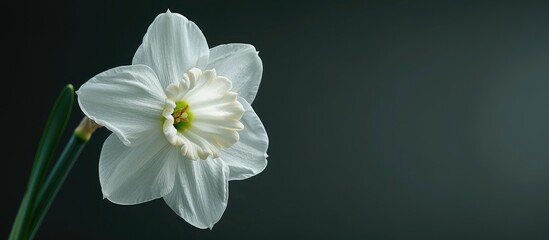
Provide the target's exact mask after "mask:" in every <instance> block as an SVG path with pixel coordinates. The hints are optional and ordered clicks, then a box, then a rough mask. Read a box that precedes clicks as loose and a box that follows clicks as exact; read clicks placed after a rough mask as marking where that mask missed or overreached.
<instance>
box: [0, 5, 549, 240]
mask: <svg viewBox="0 0 549 240" xmlns="http://www.w3.org/2000/svg"><path fill="white" fill-rule="evenodd" d="M168 8H169V9H170V10H171V11H172V12H177V13H181V14H183V15H185V16H187V17H188V18H189V19H191V20H192V21H194V22H196V23H197V24H198V26H199V27H200V28H201V30H202V31H203V33H204V35H205V36H206V38H207V40H208V42H209V45H210V46H211V47H213V46H216V45H218V44H223V43H233V42H242V43H249V44H253V45H254V46H255V47H256V48H257V49H258V50H259V52H260V57H261V58H262V60H263V64H264V75H263V81H262V84H261V87H260V90H259V93H258V95H257V98H256V101H255V102H254V103H253V106H254V108H255V110H256V111H257V113H258V114H259V116H260V117H261V119H262V120H263V122H264V124H265V126H266V129H267V131H268V133H269V136H270V146H269V150H268V153H269V155H270V157H269V165H268V167H267V169H266V170H265V171H264V172H263V173H261V174H259V175H258V176H256V177H253V178H251V179H248V180H245V181H238V182H231V184H230V194H229V196H230V197H229V205H228V207H227V210H226V212H225V214H224V215H223V217H222V219H221V220H220V221H219V222H218V223H217V224H216V225H215V226H214V228H213V230H199V229H196V228H194V227H192V226H191V225H189V224H187V223H186V222H185V221H184V220H182V219H180V218H179V217H178V216H177V215H176V214H175V213H173V212H172V211H171V210H170V209H169V207H168V206H167V205H166V204H165V203H164V202H163V201H162V200H155V201H152V202H149V203H145V204H141V205H136V206H119V205H116V204H113V203H111V202H109V201H108V200H102V196H101V190H100V186H99V181H98V173H97V164H98V158H99V153H100V149H101V145H102V143H103V141H104V139H105V138H106V137H107V136H108V134H109V132H108V130H107V129H101V130H99V131H98V132H97V133H96V134H95V135H94V136H93V138H92V140H91V141H90V143H89V145H88V146H87V147H86V148H85V150H84V152H83V153H82V157H81V158H80V159H79V161H78V162H77V163H76V165H75V167H74V169H73V171H72V172H71V173H70V175H69V177H68V179H67V182H66V184H65V185H64V186H63V188H62V189H61V191H60V193H59V195H58V197H57V199H56V200H55V202H54V204H53V206H52V208H51V209H50V212H49V213H48V215H47V217H46V219H45V222H44V224H43V226H42V228H41V230H40V232H39V234H38V239H64V238H70V239H237V238H239V239H294V238H295V239H298V238H299V239H549V187H548V184H549V127H548V123H549V4H544V3H541V1H539V2H526V1H516V2H503V1H333V2H332V3H320V2H317V1H311V2H297V1H295V2H294V1H290V2H279V1H273V2H270V3H265V2H262V1H225V2H215V1H154V2H143V1H126V2H118V1H117V2H116V3H115V2H110V1H109V2H97V1H89V2H80V3H75V2H73V1H61V2H59V3H52V2H50V1H44V2H26V1H25V2H22V3H19V6H16V7H13V8H8V7H6V8H4V10H5V12H6V13H5V14H4V18H7V19H6V20H5V21H3V25H4V32H5V33H4V34H3V38H4V40H8V41H9V43H8V44H6V46H4V48H5V49H4V50H5V52H6V53H7V54H4V57H5V58H7V60H8V64H5V65H4V68H7V69H6V70H5V71H4V72H5V73H7V74H5V75H4V79H3V82H5V87H4V88H3V94H2V101H3V103H4V104H3V106H4V108H3V110H2V111H3V113H2V116H3V118H4V121H3V122H4V124H2V129H3V131H2V132H3V136H4V139H5V140H7V142H8V144H5V145H3V152H4V153H7V154H6V155H5V157H4V158H3V160H2V164H3V167H2V170H3V172H4V173H3V174H1V178H2V179H1V180H2V182H3V188H2V189H3V194H2V200H3V204H2V209H1V210H0V216H1V217H0V219H1V224H0V231H2V233H3V236H7V231H8V230H9V228H10V226H11V222H12V221H13V219H14V216H15V213H16V210H17V207H18V204H19V201H20V200H21V197H22V195H23V191H24V188H25V186H26V181H27V177H28V173H29V171H30V162H31V160H32V158H33V156H34V150H35V148H36V145H37V143H38V140H39V136H40V132H41V131H42V128H43V124H44V122H45V120H46V118H47V114H48V112H49V110H50V108H51V106H52V104H53V101H54V99H55V97H56V96H57V94H58V93H59V91H60V90H61V88H62V87H63V86H64V85H65V84H68V83H71V84H73V85H74V86H75V87H76V88H78V87H79V86H80V85H81V84H82V83H84V82H85V81H86V80H87V79H89V78H91V77H92V76H94V75H95V74H97V73H99V72H102V71H104V70H107V69H109V68H112V67H116V66H120V65H127V64H130V63H131V59H132V56H133V54H134V52H135V50H136V49H137V47H138V46H139V44H140V42H141V40H142V37H143V34H144V33H145V31H146V29H147V27H148V26H149V24H150V23H151V22H152V21H153V20H154V18H155V16H156V15H158V14H160V13H162V12H165V11H166V10H167V9H168ZM8 52H9V53H8ZM82 116H83V114H82V112H81V111H80V110H79V109H78V107H77V106H75V107H74V111H73V115H72V117H71V121H70V123H69V126H68V128H69V131H70V130H72V129H73V128H74V127H75V126H76V125H77V123H78V121H79V120H80V119H81V118H82ZM64 140H66V137H65V138H64Z"/></svg>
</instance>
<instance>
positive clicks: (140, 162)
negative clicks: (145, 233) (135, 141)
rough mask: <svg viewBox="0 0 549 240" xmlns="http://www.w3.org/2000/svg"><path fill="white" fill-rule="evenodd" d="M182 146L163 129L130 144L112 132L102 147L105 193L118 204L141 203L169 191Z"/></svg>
mask: <svg viewBox="0 0 549 240" xmlns="http://www.w3.org/2000/svg"><path fill="white" fill-rule="evenodd" d="M178 158H179V150H178V149H177V148H175V147H173V146H172V145H170V144H169V143H168V142H167V141H166V138H165V137H164V135H162V134H161V133H158V134H155V135H151V136H150V137H149V138H148V139H147V141H146V142H144V143H143V144H141V145H138V146H135V147H128V146H126V145H124V144H123V143H122V142H120V140H119V139H118V138H117V137H116V136H115V135H114V134H111V135H110V136H109V137H108V138H107V140H105V143H104V144H103V149H102V151H101V158H100V160H99V181H100V183H101V190H102V191H103V196H104V197H105V198H108V199H109V200H110V201H111V202H114V203H118V204H124V205H126V204H138V203H142V202H146V201H150V200H153V199H157V198H160V197H163V196H165V195H166V194H168V193H169V192H170V191H171V190H172V188H173V185H174V178H175V173H176V170H175V167H176V161H177V159H178Z"/></svg>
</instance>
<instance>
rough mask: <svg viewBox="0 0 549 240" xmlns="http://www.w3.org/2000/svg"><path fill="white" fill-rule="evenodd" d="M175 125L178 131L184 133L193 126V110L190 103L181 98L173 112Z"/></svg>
mask: <svg viewBox="0 0 549 240" xmlns="http://www.w3.org/2000/svg"><path fill="white" fill-rule="evenodd" d="M172 117H173V120H174V121H173V126H174V127H175V129H177V131H178V132H180V133H182V132H184V131H185V130H187V129H189V128H191V126H192V121H193V118H194V114H193V113H192V112H191V110H190V107H189V104H188V103H187V102H185V101H184V100H179V101H177V102H176V103H175V108H174V109H173V113H172Z"/></svg>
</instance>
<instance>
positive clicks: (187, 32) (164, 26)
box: [132, 11, 209, 89]
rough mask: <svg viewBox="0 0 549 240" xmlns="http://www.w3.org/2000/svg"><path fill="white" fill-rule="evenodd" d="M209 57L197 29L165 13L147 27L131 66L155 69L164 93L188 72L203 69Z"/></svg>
mask: <svg viewBox="0 0 549 240" xmlns="http://www.w3.org/2000/svg"><path fill="white" fill-rule="evenodd" d="M208 55H209V49H208V43H207V42H206V38H205V37H204V35H203V34H202V32H201V31H200V29H199V28H198V26H196V24H195V23H194V22H192V21H189V20H188V19H187V18H186V17H184V16H182V15H180V14H177V13H171V12H170V11H168V12H166V13H163V14H160V15H158V16H157V17H156V19H155V20H154V22H153V23H152V24H151V25H150V26H149V29H148V30H147V33H146V34H145V36H144V37H143V43H142V44H141V46H139V48H138V49H137V52H136V53H135V55H134V57H133V61H132V64H145V65H148V66H150V67H151V68H152V69H154V71H155V72H156V73H157V74H158V78H159V79H160V82H161V83H162V87H163V89H165V88H166V87H167V86H168V85H169V84H170V83H174V82H176V81H177V80H180V79H181V78H183V74H184V73H185V72H187V71H189V70H190V69H191V68H193V67H198V68H204V67H205V66H206V64H207V62H208Z"/></svg>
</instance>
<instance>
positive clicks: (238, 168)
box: [220, 98, 269, 180]
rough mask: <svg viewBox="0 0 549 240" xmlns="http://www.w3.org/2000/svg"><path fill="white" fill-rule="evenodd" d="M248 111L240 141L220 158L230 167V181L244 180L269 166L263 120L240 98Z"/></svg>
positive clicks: (267, 141) (243, 119)
mask: <svg viewBox="0 0 549 240" xmlns="http://www.w3.org/2000/svg"><path fill="white" fill-rule="evenodd" d="M239 100H240V103H242V106H244V109H246V112H245V113H244V116H242V119H240V121H241V122H242V124H244V130H242V131H240V132H239V134H240V140H239V141H238V142H237V143H235V144H234V145H233V146H232V147H230V148H228V149H226V150H225V151H223V152H222V153H221V155H220V158H221V159H223V161H224V162H225V163H226V164H227V165H228V166H229V171H230V175H229V180H242V179H246V178H249V177H252V176H255V175H256V174H258V173H260V172H262V171H263V169H265V167H266V166H267V148H268V146H269V138H268V136H267V132H266V131H265V127H264V126H263V124H262V123H261V120H260V119H259V117H258V116H257V114H256V113H255V112H254V110H253V109H252V106H250V104H249V103H248V102H246V100H244V99H242V98H239Z"/></svg>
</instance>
